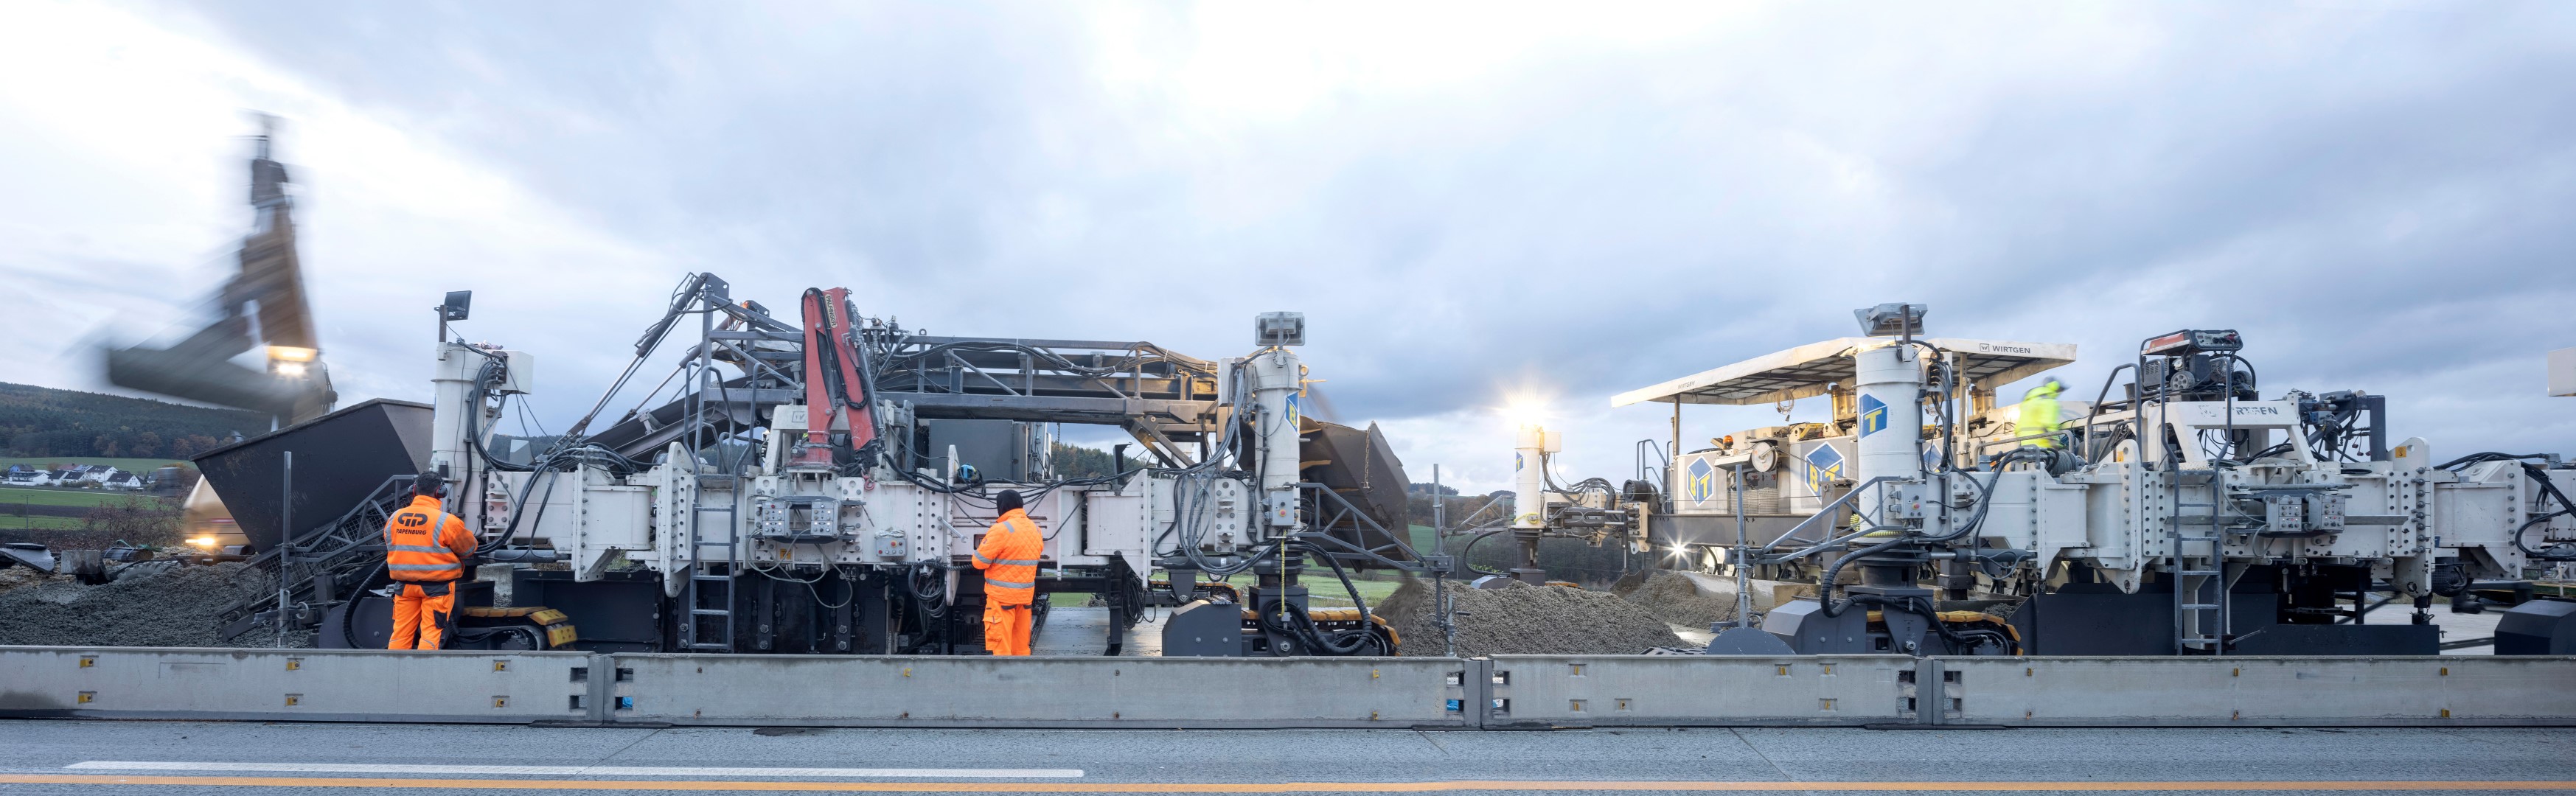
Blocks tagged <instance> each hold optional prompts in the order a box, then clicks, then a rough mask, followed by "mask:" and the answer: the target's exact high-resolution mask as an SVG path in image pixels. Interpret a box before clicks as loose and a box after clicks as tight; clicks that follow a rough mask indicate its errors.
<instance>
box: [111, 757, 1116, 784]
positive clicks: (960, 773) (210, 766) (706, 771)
mask: <svg viewBox="0 0 2576 796" xmlns="http://www.w3.org/2000/svg"><path fill="white" fill-rule="evenodd" d="M63 768H66V769H74V770H81V771H102V770H103V771H209V772H211V771H273V772H295V773H309V774H503V775H523V776H535V775H549V776H585V775H587V776H601V777H766V778H780V779H784V778H792V777H887V778H906V779H908V778H916V777H974V778H984V779H1038V778H1050V779H1080V778H1081V777H1082V769H1079V768H724V767H682V766H425V765H406V764H395V763H236V762H188V761H177V760H84V761H81V762H78V763H73V764H71V765H67V766H64V767H63Z"/></svg>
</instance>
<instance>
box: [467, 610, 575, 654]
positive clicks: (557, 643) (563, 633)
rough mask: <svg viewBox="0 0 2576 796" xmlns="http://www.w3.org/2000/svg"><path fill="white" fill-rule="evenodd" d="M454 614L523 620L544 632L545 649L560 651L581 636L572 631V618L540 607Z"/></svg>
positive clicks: (469, 611)
mask: <svg viewBox="0 0 2576 796" xmlns="http://www.w3.org/2000/svg"><path fill="white" fill-rule="evenodd" d="M456 614H457V616H460V617H474V618H477V619H524V620H526V621H527V622H528V624H532V625H536V626H537V628H538V629H540V630H544V631H545V632H546V649H562V648H564V647H565V646H568V645H570V644H572V643H573V642H575V641H580V640H581V634H580V633H579V632H577V631H575V630H573V627H572V617H569V616H565V615H564V612H562V611H557V610H555V609H552V608H547V607H545V606H542V605H532V606H525V607H520V608H491V607H480V608H462V609H458V610H457V612H456Z"/></svg>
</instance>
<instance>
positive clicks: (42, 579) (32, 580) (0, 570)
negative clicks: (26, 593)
mask: <svg viewBox="0 0 2576 796" xmlns="http://www.w3.org/2000/svg"><path fill="white" fill-rule="evenodd" d="M55 577H56V575H54V573H51V572H38V571H36V570H34V569H29V568H27V567H22V566H16V565H10V566H6V567H0V593H7V592H12V591H17V590H19V589H23V588H27V587H30V586H41V585H44V584H45V583H46V582H47V581H51V580H53V579H54V578H55Z"/></svg>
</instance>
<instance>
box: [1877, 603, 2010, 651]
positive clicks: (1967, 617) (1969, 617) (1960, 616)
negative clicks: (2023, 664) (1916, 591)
mask: <svg viewBox="0 0 2576 796" xmlns="http://www.w3.org/2000/svg"><path fill="white" fill-rule="evenodd" d="M1934 615H1935V616H1938V617H1941V622H1942V624H1950V625H1975V624H1991V625H1994V626H1995V627H1997V628H2001V629H2002V630H2003V631H2004V637H2005V638H2009V639H2012V643H2013V654H2015V655H2019V654H2021V629H2020V628H2017V627H2013V626H2012V623H2011V622H2006V621H2004V620H2003V619H2002V618H2001V617H1997V616H1995V615H1994V614H1989V613H1986V612H1984V611H1942V612H1940V613H1938V614H1934ZM1869 621H1871V622H1874V623H1878V624H1879V625H1880V626H1881V628H1882V629H1883V628H1884V627H1885V625H1886V623H1887V615H1886V614H1885V613H1884V612H1881V611H1871V612H1869Z"/></svg>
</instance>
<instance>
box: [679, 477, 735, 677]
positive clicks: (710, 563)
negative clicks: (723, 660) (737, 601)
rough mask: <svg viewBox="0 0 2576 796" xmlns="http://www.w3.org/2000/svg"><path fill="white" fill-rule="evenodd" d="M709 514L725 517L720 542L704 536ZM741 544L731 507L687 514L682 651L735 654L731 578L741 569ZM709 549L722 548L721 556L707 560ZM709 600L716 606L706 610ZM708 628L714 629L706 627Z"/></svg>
mask: <svg viewBox="0 0 2576 796" xmlns="http://www.w3.org/2000/svg"><path fill="white" fill-rule="evenodd" d="M708 514H723V515H724V516H725V522H724V539H723V540H722V541H715V540H710V539H708V538H706V535H705V534H704V533H703V531H704V530H705V528H706V522H705V517H706V515H708ZM740 541H741V524H740V523H737V522H735V521H734V506H733V505H731V504H727V505H723V506H708V505H704V504H699V505H697V506H695V507H693V508H692V510H691V511H690V512H689V569H688V571H689V588H688V593H687V597H688V599H687V601H686V602H684V603H682V606H683V608H685V609H686V610H687V611H688V612H689V613H688V618H687V619H685V620H683V621H682V622H681V624H680V648H681V649H682V650H683V651H687V652H732V651H734V647H733V640H734V611H733V607H734V593H733V589H734V576H735V575H737V574H739V573H740V572H741V569H742V567H741V564H742V562H741V560H740V559H738V558H736V557H735V556H736V554H737V551H738V550H739V549H740V544H739V542H740ZM711 546H721V547H723V548H724V557H723V558H708V557H707V556H706V548H708V547H711ZM718 567H722V568H723V571H722V573H721V574H719V573H717V572H716V569H717V568H718ZM711 601H712V602H713V603H714V606H715V607H712V608H710V607H708V604H709V602H711ZM709 625H714V626H716V627H714V628H709V627H708V626H709ZM710 629H712V630H714V631H715V633H716V636H715V640H712V641H710V640H707V638H706V633H707V632H708V631H709V630H710Z"/></svg>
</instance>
